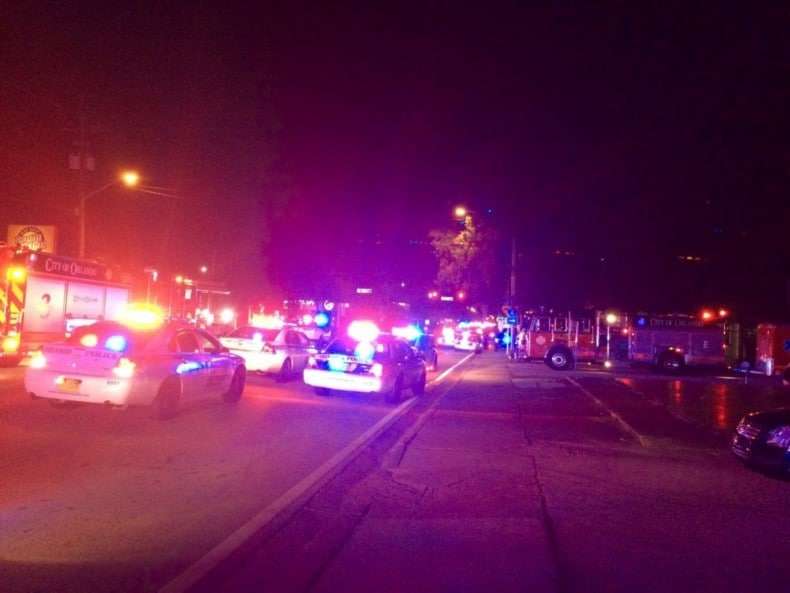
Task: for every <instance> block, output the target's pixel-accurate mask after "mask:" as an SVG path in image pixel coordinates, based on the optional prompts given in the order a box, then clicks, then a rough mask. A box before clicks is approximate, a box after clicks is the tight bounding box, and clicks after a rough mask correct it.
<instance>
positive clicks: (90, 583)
mask: <svg viewBox="0 0 790 593" xmlns="http://www.w3.org/2000/svg"><path fill="white" fill-rule="evenodd" d="M443 357H444V360H445V361H446V362H445V364H444V365H443V366H444V367H445V368H446V367H447V366H448V365H449V364H450V363H451V362H452V361H454V360H458V359H460V358H461V355H456V354H454V353H447V352H445V353H443ZM21 376H22V373H21V370H20V369H6V370H0V451H2V457H0V476H2V487H1V488H0V584H2V586H0V590H2V591H3V593H6V592H8V593H16V592H18V591H24V592H31V591H40V592H50V591H58V592H69V591H80V592H88V593H90V592H92V591H102V592H105V591H107V592H116V591H117V592H124V593H125V592H127V591H135V592H137V591H142V592H147V591H156V590H158V588H159V587H160V586H161V585H163V584H164V583H166V582H168V581H169V580H170V579H171V578H173V577H174V576H175V575H177V574H179V573H180V572H181V571H183V570H184V569H185V568H187V567H188V566H189V565H191V564H192V563H193V562H195V560H197V559H198V558H199V557H200V556H202V555H203V554H204V553H205V552H206V551H207V550H209V549H210V548H211V547H212V546H214V545H215V544H217V543H218V542H219V541H221V540H223V539H224V538H225V537H226V536H227V535H228V534H230V533H231V532H233V531H234V530H236V529H237V528H238V527H239V526H241V525H242V524H244V523H245V522H246V521H247V520H248V519H249V518H250V517H251V516H253V515H254V514H255V513H256V512H258V511H259V510H260V509H262V508H263V507H265V506H266V505H267V504H269V503H270V502H271V501H273V500H275V499H276V498H277V497H279V496H280V495H281V494H282V493H283V492H285V491H286V490H288V489H289V488H290V487H291V486H293V485H294V484H296V483H297V482H298V481H299V480H300V479H302V478H303V477H305V476H306V475H308V474H309V473H310V472H311V471H313V470H314V469H315V468H317V467H319V466H320V465H321V464H322V463H324V462H325V461H326V460H327V459H329V458H330V457H331V456H332V455H334V454H335V453H336V452H337V451H339V450H341V449H342V448H343V447H345V446H346V445H347V444H348V443H350V442H351V441H352V440H353V439H354V438H356V437H357V436H359V435H361V434H362V433H363V432H365V431H366V430H367V429H369V428H370V427H371V426H373V425H374V424H375V423H376V422H377V421H378V420H380V419H381V418H383V417H384V416H385V415H387V414H388V413H389V412H390V411H391V410H392V406H389V405H386V404H385V403H384V402H383V401H381V400H380V399H378V398H368V397H364V396H354V395H342V396H332V397H329V398H321V397H318V396H316V395H314V394H313V393H312V392H311V391H309V390H307V389H306V388H305V387H304V386H303V385H301V384H300V383H299V382H292V383H289V384H286V385H281V384H278V383H275V382H274V381H273V380H271V379H268V378H254V379H253V380H252V381H251V382H250V384H249V385H248V388H247V391H246V392H245V397H244V399H243V400H242V402H241V403H240V404H239V405H238V406H227V405H224V404H222V403H220V402H205V403H199V404H194V405H191V406H189V407H188V408H187V409H185V410H183V412H182V413H181V414H179V416H178V417H177V418H176V419H174V420H172V421H169V422H157V421H154V420H150V419H149V418H148V415H147V414H146V413H145V411H144V410H129V411H123V412H122V411H116V410H112V409H105V408H101V407H87V406H85V407H76V408H70V409H56V408H52V407H50V406H49V405H47V404H46V403H45V402H37V401H31V400H30V399H29V398H27V397H26V396H25V395H24V393H23V392H22V389H21ZM778 405H790V393H788V392H786V391H782V390H781V389H780V388H778V387H777V386H776V385H775V384H771V383H769V382H767V381H762V380H759V379H754V380H750V381H749V383H748V384H744V382H743V380H742V379H737V378H731V377H726V376H717V375H712V376H693V377H669V376H662V375H658V374H655V373H652V372H650V371H642V370H632V369H627V368H622V369H620V368H618V369H615V370H614V371H612V372H602V371H599V370H595V369H580V370H578V371H574V372H571V373H557V372H553V371H550V370H549V369H547V367H545V365H542V364H540V363H512V362H507V361H506V360H505V359H504V356H503V355H502V354H501V353H487V354H484V355H482V356H479V357H476V358H475V359H473V360H472V361H470V362H469V363H466V364H465V365H463V366H462V367H460V368H459V371H458V372H457V373H454V374H453V375H452V376H451V377H450V378H448V380H447V381H445V382H443V383H441V384H439V385H437V386H436V388H434V389H432V390H431V391H430V392H429V393H428V395H427V396H426V397H425V398H421V399H420V400H419V402H418V404H417V405H416V406H414V407H413V408H412V409H411V410H410V411H409V413H408V415H407V416H406V417H404V418H403V419H402V420H401V421H399V422H398V423H397V424H396V425H395V426H393V427H392V429H390V430H389V431H387V432H386V433H384V434H383V435H382V436H381V437H380V438H379V439H377V440H376V442H374V443H372V444H371V446H370V447H369V448H368V449H367V450H366V451H365V452H363V453H362V454H361V455H360V456H359V457H358V458H357V459H356V460H355V461H354V462H353V463H352V464H351V465H349V466H348V467H346V468H345V469H344V470H343V471H342V472H341V473H340V474H339V475H337V476H336V477H335V478H334V479H333V480H331V481H330V482H329V483H328V484H327V485H326V486H325V487H324V488H322V490H321V491H320V492H319V493H318V494H317V495H316V496H314V497H313V498H311V500H310V501H309V504H307V505H306V506H305V507H304V509H303V510H302V511H301V512H300V513H298V514H297V516H295V517H294V518H293V519H292V520H291V521H290V522H289V523H288V524H287V525H286V526H285V527H284V528H283V529H282V530H281V531H279V532H278V533H277V535H276V537H273V538H272V539H271V540H267V541H265V542H264V543H262V544H261V545H260V547H259V548H258V549H256V550H253V551H252V552H250V553H249V555H247V556H245V558H244V559H242V561H241V565H240V566H233V567H232V572H229V573H228V572H226V573H222V571H220V572H219V573H218V574H217V576H216V579H214V580H212V581H209V582H207V583H204V585H205V586H204V588H203V589H200V590H205V591H229V592H232V591H239V592H241V591H249V590H267V591H344V593H346V592H353V591H366V592H367V591H374V590H375V591H377V592H383V591H402V590H410V591H414V590H421V591H447V590H454V591H455V590H457V591H477V590H487V591H494V590H495V591H498V592H499V591H510V590H513V591H517V590H525V589H528V590H531V591H544V590H545V591H558V592H560V593H566V592H570V591H574V592H575V591H584V592H585V593H588V592H590V591H602V592H603V591H606V592H619V591H623V592H624V593H625V592H630V591H635V590H640V591H662V592H663V591H667V592H669V591H672V592H673V593H675V592H677V591H695V592H697V591H733V592H735V591H744V590H758V589H759V590H777V586H778V588H779V590H781V589H782V585H781V584H786V583H787V582H790V568H788V566H787V562H786V558H787V555H788V553H790V538H788V536H787V525H786V519H787V509H788V508H790V483H788V482H787V481H782V480H778V479H776V478H774V477H771V476H766V475H762V474H760V473H756V472H754V471H752V470H749V469H747V468H744V467H743V466H742V465H741V464H740V463H739V462H738V461H737V460H736V459H734V458H733V457H732V456H731V455H730V454H729V452H728V450H727V439H728V437H729V434H730V431H731V429H732V427H733V426H734V424H735V423H736V422H737V420H738V418H739V417H740V415H741V414H742V413H743V412H745V411H748V410H750V409H758V408H763V407H774V406H778Z"/></svg>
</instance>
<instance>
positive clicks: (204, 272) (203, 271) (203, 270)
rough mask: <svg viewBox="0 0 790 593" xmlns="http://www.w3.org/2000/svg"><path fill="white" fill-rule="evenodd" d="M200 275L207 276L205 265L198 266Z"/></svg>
mask: <svg viewBox="0 0 790 593" xmlns="http://www.w3.org/2000/svg"><path fill="white" fill-rule="evenodd" d="M200 273H201V274H207V273H208V266H205V265H203V266H200Z"/></svg>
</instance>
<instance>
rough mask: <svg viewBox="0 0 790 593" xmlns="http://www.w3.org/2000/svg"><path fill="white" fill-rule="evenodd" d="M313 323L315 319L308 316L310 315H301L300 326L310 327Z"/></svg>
mask: <svg viewBox="0 0 790 593" xmlns="http://www.w3.org/2000/svg"><path fill="white" fill-rule="evenodd" d="M313 321H315V319H314V318H313V316H312V315H310V313H305V314H304V315H302V325H312V324H313Z"/></svg>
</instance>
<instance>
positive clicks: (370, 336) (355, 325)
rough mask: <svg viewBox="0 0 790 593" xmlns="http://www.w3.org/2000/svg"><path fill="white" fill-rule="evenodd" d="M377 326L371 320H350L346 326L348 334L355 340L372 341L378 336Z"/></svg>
mask: <svg viewBox="0 0 790 593" xmlns="http://www.w3.org/2000/svg"><path fill="white" fill-rule="evenodd" d="M379 333H380V332H379V328H378V326H377V325H376V324H375V323H373V322H372V321H360V320H358V321H352V322H351V323H350V324H349V326H348V335H349V337H350V338H351V339H352V340H356V341H357V342H373V341H375V340H376V338H378V337H379Z"/></svg>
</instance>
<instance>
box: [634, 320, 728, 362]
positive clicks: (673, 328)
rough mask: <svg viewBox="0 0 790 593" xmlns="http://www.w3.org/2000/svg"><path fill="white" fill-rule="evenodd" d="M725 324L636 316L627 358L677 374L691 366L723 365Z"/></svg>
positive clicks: (725, 360) (725, 359)
mask: <svg viewBox="0 0 790 593" xmlns="http://www.w3.org/2000/svg"><path fill="white" fill-rule="evenodd" d="M725 332H726V325H725V324H724V323H723V322H719V321H716V322H709V321H706V320H705V319H703V318H700V317H698V316H693V315H637V316H635V317H634V318H633V320H632V323H631V327H630V335H629V341H628V359H629V360H631V361H633V362H641V363H647V364H652V365H655V366H656V367H658V368H659V369H661V370H664V371H670V372H679V371H682V370H683V369H684V368H686V367H691V366H709V367H724V366H727V357H726V354H727V352H726V346H727V344H726V343H725Z"/></svg>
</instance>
